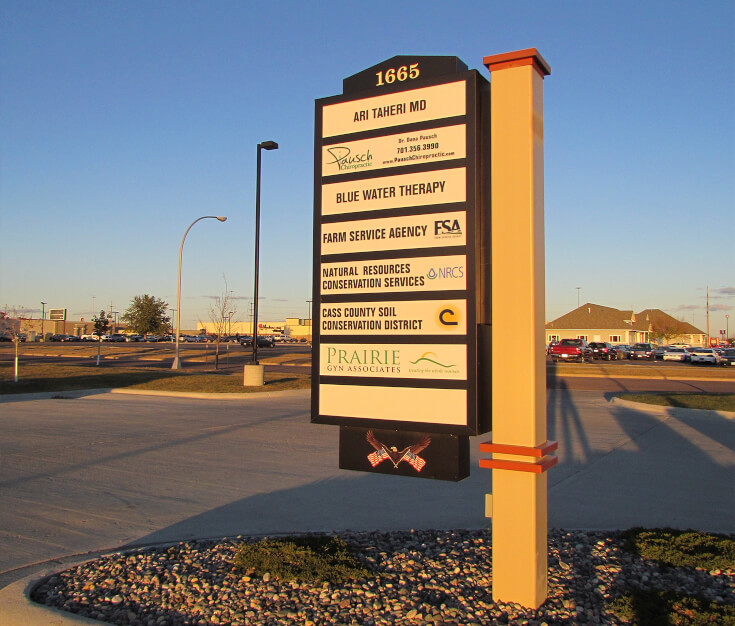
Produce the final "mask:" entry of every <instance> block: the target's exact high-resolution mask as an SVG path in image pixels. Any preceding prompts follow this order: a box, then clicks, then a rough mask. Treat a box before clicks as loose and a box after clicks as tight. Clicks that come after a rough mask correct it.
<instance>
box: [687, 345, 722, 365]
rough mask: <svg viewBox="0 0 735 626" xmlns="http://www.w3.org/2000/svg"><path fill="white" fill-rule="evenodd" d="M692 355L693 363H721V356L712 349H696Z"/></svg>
mask: <svg viewBox="0 0 735 626" xmlns="http://www.w3.org/2000/svg"><path fill="white" fill-rule="evenodd" d="M691 354H692V363H712V364H714V365H717V364H718V363H719V362H720V355H719V354H717V352H715V351H714V350H713V349H712V348H694V350H692V353H691Z"/></svg>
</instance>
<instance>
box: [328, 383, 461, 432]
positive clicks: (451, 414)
mask: <svg viewBox="0 0 735 626" xmlns="http://www.w3.org/2000/svg"><path fill="white" fill-rule="evenodd" d="M406 407H411V410H410V411H409V410H406ZM319 414H320V415H323V416H330V415H333V416H336V417H355V418H366V419H374V420H395V421H400V422H425V423H429V424H451V425H458V426H464V425H466V424H467V390H466V389H419V388H416V387H375V386H372V385H371V386H360V385H329V384H323V385H320V386H319Z"/></svg>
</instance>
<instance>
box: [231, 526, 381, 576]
mask: <svg viewBox="0 0 735 626" xmlns="http://www.w3.org/2000/svg"><path fill="white" fill-rule="evenodd" d="M234 564H235V565H236V566H237V567H238V568H239V569H240V570H241V571H243V572H245V573H246V574H249V575H255V576H263V575H265V574H266V573H269V574H270V575H271V576H272V577H275V578H278V579H280V580H284V581H286V580H299V581H301V582H309V583H321V582H330V583H342V582H345V581H347V580H356V579H360V578H365V577H366V576H368V575H369V574H370V572H369V571H368V570H367V569H366V568H365V567H363V566H362V564H361V563H360V561H359V560H358V559H357V558H356V557H355V556H354V555H353V554H352V553H351V552H350V549H349V546H348V545H347V544H346V543H345V542H344V541H342V540H341V539H338V538H336V537H324V536H317V535H314V536H303V537H284V538H278V539H264V540H263V541H259V542H257V543H244V544H242V545H241V546H240V548H239V550H238V552H237V555H236V556H235V560H234Z"/></svg>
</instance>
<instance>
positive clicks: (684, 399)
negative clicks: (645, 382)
mask: <svg viewBox="0 0 735 626" xmlns="http://www.w3.org/2000/svg"><path fill="white" fill-rule="evenodd" d="M618 397H619V398H621V399H623V400H630V401H631V402H641V403H643V404H653V405H656V406H670V407H677V408H682V409H707V410H710V411H735V393H625V394H618Z"/></svg>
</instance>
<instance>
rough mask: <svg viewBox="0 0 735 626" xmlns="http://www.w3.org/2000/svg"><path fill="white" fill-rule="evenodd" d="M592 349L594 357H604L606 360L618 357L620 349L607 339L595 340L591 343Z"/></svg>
mask: <svg viewBox="0 0 735 626" xmlns="http://www.w3.org/2000/svg"><path fill="white" fill-rule="evenodd" d="M590 348H591V349H592V358H593V359H603V360H605V361H612V360H614V359H617V358H618V351H617V350H616V349H615V347H614V346H613V345H612V344H611V343H607V342H605V341H593V342H592V343H590Z"/></svg>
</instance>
